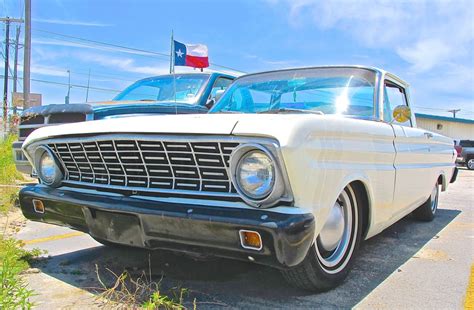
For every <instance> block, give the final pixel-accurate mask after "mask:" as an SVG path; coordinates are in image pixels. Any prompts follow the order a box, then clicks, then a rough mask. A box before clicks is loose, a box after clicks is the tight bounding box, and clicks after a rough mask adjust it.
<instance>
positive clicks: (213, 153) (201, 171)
mask: <svg viewBox="0 0 474 310" xmlns="http://www.w3.org/2000/svg"><path fill="white" fill-rule="evenodd" d="M238 145H239V144H238V143H234V142H211V141H210V142H201V141H200V142H183V141H165V140H130V139H127V140H119V139H115V140H98V141H84V142H58V143H49V144H48V146H49V147H50V148H51V149H52V150H53V152H54V153H55V154H56V156H57V157H58V158H59V159H60V161H62V164H63V166H64V168H65V170H66V174H65V175H66V176H65V180H64V181H65V182H66V183H68V182H69V183H81V184H85V185H87V184H90V185H95V186H98V187H101V186H108V187H120V188H122V187H123V188H127V189H133V190H140V189H146V190H147V191H150V190H152V191H191V192H198V193H207V194H212V193H227V194H234V193H236V191H235V189H234V188H233V186H232V182H231V178H230V176H229V159H230V154H231V153H232V151H233V150H234V148H235V147H237V146H238Z"/></svg>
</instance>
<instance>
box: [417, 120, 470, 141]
mask: <svg viewBox="0 0 474 310" xmlns="http://www.w3.org/2000/svg"><path fill="white" fill-rule="evenodd" d="M416 124H417V126H418V127H419V128H423V129H426V130H429V131H432V132H436V133H439V134H442V135H444V136H447V137H450V138H453V139H459V140H474V124H467V123H458V122H450V121H446V120H435V119H428V118H424V117H417V118H416ZM438 124H439V125H441V126H442V128H441V129H438Z"/></svg>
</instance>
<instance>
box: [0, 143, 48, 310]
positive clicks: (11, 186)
mask: <svg viewBox="0 0 474 310" xmlns="http://www.w3.org/2000/svg"><path fill="white" fill-rule="evenodd" d="M15 140H16V137H15V136H8V137H7V138H6V139H4V140H1V141H0V217H7V216H8V212H9V211H10V210H11V208H12V207H13V205H14V204H15V203H16V201H17V199H18V198H17V197H18V187H17V186H16V185H17V181H21V180H22V179H23V177H22V175H21V174H20V173H19V172H17V171H16V168H15V163H14V161H13V150H12V143H13V141H15ZM6 230H7V227H0V309H30V308H31V307H32V306H33V304H32V303H31V302H30V300H29V299H30V297H31V296H32V295H33V291H32V290H30V289H28V287H27V284H26V282H25V281H24V280H23V279H22V277H21V272H23V271H24V270H25V269H27V268H29V267H30V265H29V262H30V261H31V260H32V259H33V258H34V257H36V256H38V255H40V254H41V251H40V250H37V249H35V250H32V251H28V250H25V249H24V248H23V245H22V244H21V242H20V241H18V240H15V239H14V238H11V237H7V236H5V232H6Z"/></svg>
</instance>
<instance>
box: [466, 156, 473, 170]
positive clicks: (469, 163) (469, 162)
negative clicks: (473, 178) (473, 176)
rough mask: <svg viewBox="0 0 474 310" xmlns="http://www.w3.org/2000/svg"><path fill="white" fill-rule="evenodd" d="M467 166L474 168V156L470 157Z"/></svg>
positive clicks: (470, 168)
mask: <svg viewBox="0 0 474 310" xmlns="http://www.w3.org/2000/svg"><path fill="white" fill-rule="evenodd" d="M466 167H467V169H469V170H474V158H469V159H468V160H467V162H466Z"/></svg>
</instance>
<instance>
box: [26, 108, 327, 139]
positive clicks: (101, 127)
mask: <svg viewBox="0 0 474 310" xmlns="http://www.w3.org/2000/svg"><path fill="white" fill-rule="evenodd" d="M315 119H322V117H321V116H319V115H309V114H285V115H274V114H188V115H150V116H137V117H128V118H122V119H107V120H100V121H90V122H87V123H72V124H64V125H59V126H50V127H43V128H39V129H37V130H35V131H34V132H33V133H32V134H31V135H30V136H29V137H28V138H27V139H26V141H25V143H24V146H25V147H26V146H27V145H29V144H31V143H33V142H35V141H38V140H43V139H48V138H55V137H62V136H80V135H101V134H114V133H128V134H141V133H144V134H181V135H186V134H187V135H231V134H234V135H241V136H260V137H276V138H279V139H281V140H287V139H288V138H289V135H292V134H294V132H295V129H296V128H295V127H299V126H301V125H302V124H305V123H306V122H307V121H311V120H313V121H314V120H315Z"/></svg>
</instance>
